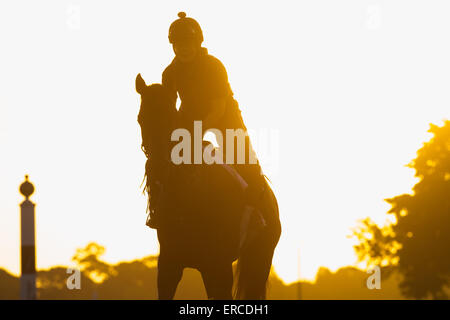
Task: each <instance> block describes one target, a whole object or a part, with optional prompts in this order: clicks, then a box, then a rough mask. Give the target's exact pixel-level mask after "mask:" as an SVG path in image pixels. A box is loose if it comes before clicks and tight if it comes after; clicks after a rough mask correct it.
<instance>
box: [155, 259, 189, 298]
mask: <svg viewBox="0 0 450 320" xmlns="http://www.w3.org/2000/svg"><path fill="white" fill-rule="evenodd" d="M182 276H183V266H181V264H179V263H177V262H176V261H173V259H169V257H168V256H166V255H161V254H160V255H159V257H158V299H159V300H172V299H173V297H174V296H175V292H176V290H177V286H178V283H179V282H180V280H181V277H182Z"/></svg>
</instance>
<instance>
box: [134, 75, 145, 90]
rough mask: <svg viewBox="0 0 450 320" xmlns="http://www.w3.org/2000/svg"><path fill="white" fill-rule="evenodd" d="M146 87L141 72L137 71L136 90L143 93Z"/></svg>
mask: <svg viewBox="0 0 450 320" xmlns="http://www.w3.org/2000/svg"><path fill="white" fill-rule="evenodd" d="M145 88H147V85H146V84H145V81H144V79H142V76H141V74H140V73H139V74H138V75H137V76H136V91H137V92H138V93H139V94H143V93H144V89H145Z"/></svg>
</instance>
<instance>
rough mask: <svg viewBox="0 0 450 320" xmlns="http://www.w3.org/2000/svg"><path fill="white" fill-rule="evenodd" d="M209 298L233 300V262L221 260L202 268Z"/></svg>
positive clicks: (201, 271)
mask: <svg viewBox="0 0 450 320" xmlns="http://www.w3.org/2000/svg"><path fill="white" fill-rule="evenodd" d="M200 273H201V275H202V279H203V284H204V285H205V289H206V293H207V295H208V299H213V300H232V299H233V295H232V288H233V267H232V264H231V262H220V263H217V264H214V265H211V266H208V267H204V268H202V269H201V270H200Z"/></svg>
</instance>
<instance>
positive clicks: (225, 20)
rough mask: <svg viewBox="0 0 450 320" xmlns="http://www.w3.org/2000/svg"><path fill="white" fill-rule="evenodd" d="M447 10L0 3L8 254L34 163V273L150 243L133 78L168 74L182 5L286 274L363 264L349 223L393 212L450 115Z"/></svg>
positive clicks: (420, 4) (0, 174)
mask: <svg viewBox="0 0 450 320" xmlns="http://www.w3.org/2000/svg"><path fill="white" fill-rule="evenodd" d="M449 8H450V4H449V3H448V1H444V0H443V1H433V2H432V3H431V4H430V3H429V2H427V1H406V0H402V1H400V0H396V1H377V0H370V1H366V0H361V1H346V0H345V1H331V0H327V1H324V0H321V1H298V0H296V1H172V2H170V3H167V2H164V1H104V0H96V1H87V0H86V1H81V0H79V1H56V0H55V1H23V0H19V1H2V2H1V4H0V30H1V51H0V52H1V59H0V88H1V89H0V152H1V153H0V267H4V268H7V269H8V270H10V271H12V272H14V273H16V274H17V273H19V263H20V256H19V253H20V251H19V248H20V242H19V239H20V238H19V237H20V232H19V230H20V229H19V228H20V226H19V210H18V204H19V203H20V201H21V200H22V197H21V196H20V195H19V193H18V186H19V184H20V183H21V182H22V181H23V177H24V175H25V174H29V175H30V180H31V181H32V182H33V183H34V184H35V186H36V193H35V195H34V196H33V197H32V198H33V201H35V202H36V204H37V206H36V219H37V222H36V227H37V239H36V243H37V265H38V268H45V267H49V266H51V265H55V264H69V263H70V259H71V257H72V255H73V254H74V252H75V249H76V248H77V247H81V246H84V245H85V244H87V243H88V242H90V241H95V242H98V243H100V244H102V245H104V246H105V247H106V248H107V252H106V255H105V259H106V260H107V261H111V262H114V261H119V260H128V259H133V258H136V257H142V256H144V255H148V254H152V253H157V252H158V243H157V240H156V233H155V231H153V230H150V229H148V228H147V227H146V226H145V225H144V223H145V218H146V215H145V206H146V199H145V197H144V196H143V195H142V194H141V191H140V184H141V181H142V178H143V169H144V167H143V166H144V161H145V158H144V154H143V153H142V152H141V150H140V142H141V141H140V131H139V130H140V129H139V126H138V124H137V121H136V119H137V113H138V109H139V96H138V94H137V93H136V92H135V90H134V79H135V76H136V74H137V73H141V74H142V75H143V77H144V79H145V80H146V81H147V82H148V83H152V82H160V81H161V73H162V71H163V69H164V68H165V66H167V65H168V64H169V63H170V61H171V60H172V58H173V52H172V49H171V47H170V45H169V43H168V40H167V32H168V28H169V25H170V23H171V22H172V21H173V20H174V19H176V17H177V13H178V11H185V12H187V15H188V16H191V17H194V18H195V19H197V21H198V22H199V23H200V25H201V26H202V28H203V32H204V36H205V42H204V46H205V47H207V48H208V50H209V52H210V53H211V54H213V55H214V56H216V57H217V58H219V59H220V60H221V61H222V62H223V64H224V65H225V67H226V69H227V71H228V76H229V80H230V84H231V87H232V89H233V91H234V93H235V96H236V98H237V100H238V101H239V103H240V107H241V109H242V114H243V117H244V120H245V122H246V124H247V127H249V128H250V129H251V130H252V137H253V138H254V139H255V140H258V139H260V140H261V141H262V143H261V149H260V153H262V154H260V157H261V162H262V166H263V169H265V171H266V173H267V174H268V176H269V178H270V179H271V180H272V182H273V187H274V190H275V192H276V195H277V196H278V200H279V205H280V214H281V220H282V227H283V233H282V236H281V239H280V242H279V245H278V247H277V249H276V253H275V257H274V265H275V270H276V272H277V273H278V274H279V275H280V276H281V277H282V278H283V279H284V280H285V281H287V282H289V281H293V280H295V279H296V278H297V277H298V276H300V277H301V278H307V279H312V278H314V275H315V273H316V271H317V268H318V267H319V266H326V267H329V268H331V269H336V268H338V267H340V266H345V265H353V264H355V262H356V257H355V255H354V253H353V248H352V244H353V240H351V239H348V238H347V235H349V234H350V228H351V227H353V226H354V225H355V224H356V221H357V220H358V219H361V218H364V217H366V216H370V217H372V218H373V219H375V220H376V221H378V222H384V221H385V219H386V215H385V212H386V211H387V209H388V206H387V204H386V203H384V202H383V199H384V198H388V197H391V196H395V195H397V194H400V193H404V192H410V190H411V187H412V186H413V184H414V183H415V181H416V180H415V179H414V178H413V172H412V170H411V169H408V168H406V167H405V166H404V165H405V164H407V163H408V162H409V161H410V160H411V159H413V158H414V156H415V152H416V150H417V149H419V148H420V146H421V144H422V143H423V142H424V141H426V140H427V139H429V134H427V133H426V131H427V129H428V124H429V123H430V122H433V123H436V124H441V121H442V120H443V119H445V118H446V119H448V118H449V110H450V108H449V106H450V94H449V92H450V91H449V88H450V76H449V75H450V60H449V59H448V57H449V56H450V45H449V42H448V41H447V38H448V30H450V20H449V19H448V17H447V12H448V9H449ZM267 137H270V139H269V138H267ZM264 148H265V149H264ZM299 261H300V268H298V267H299ZM299 270H300V271H299Z"/></svg>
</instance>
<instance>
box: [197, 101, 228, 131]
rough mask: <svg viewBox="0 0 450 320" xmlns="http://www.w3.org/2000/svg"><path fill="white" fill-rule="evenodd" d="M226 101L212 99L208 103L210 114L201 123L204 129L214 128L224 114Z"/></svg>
mask: <svg viewBox="0 0 450 320" xmlns="http://www.w3.org/2000/svg"><path fill="white" fill-rule="evenodd" d="M225 107H226V101H225V99H224V98H219V99H214V100H211V102H210V110H211V111H210V112H209V113H208V115H207V116H206V118H205V120H204V121H203V126H204V127H205V128H216V127H217V125H218V122H219V120H220V119H221V118H222V116H223V114H224V113H225Z"/></svg>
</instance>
